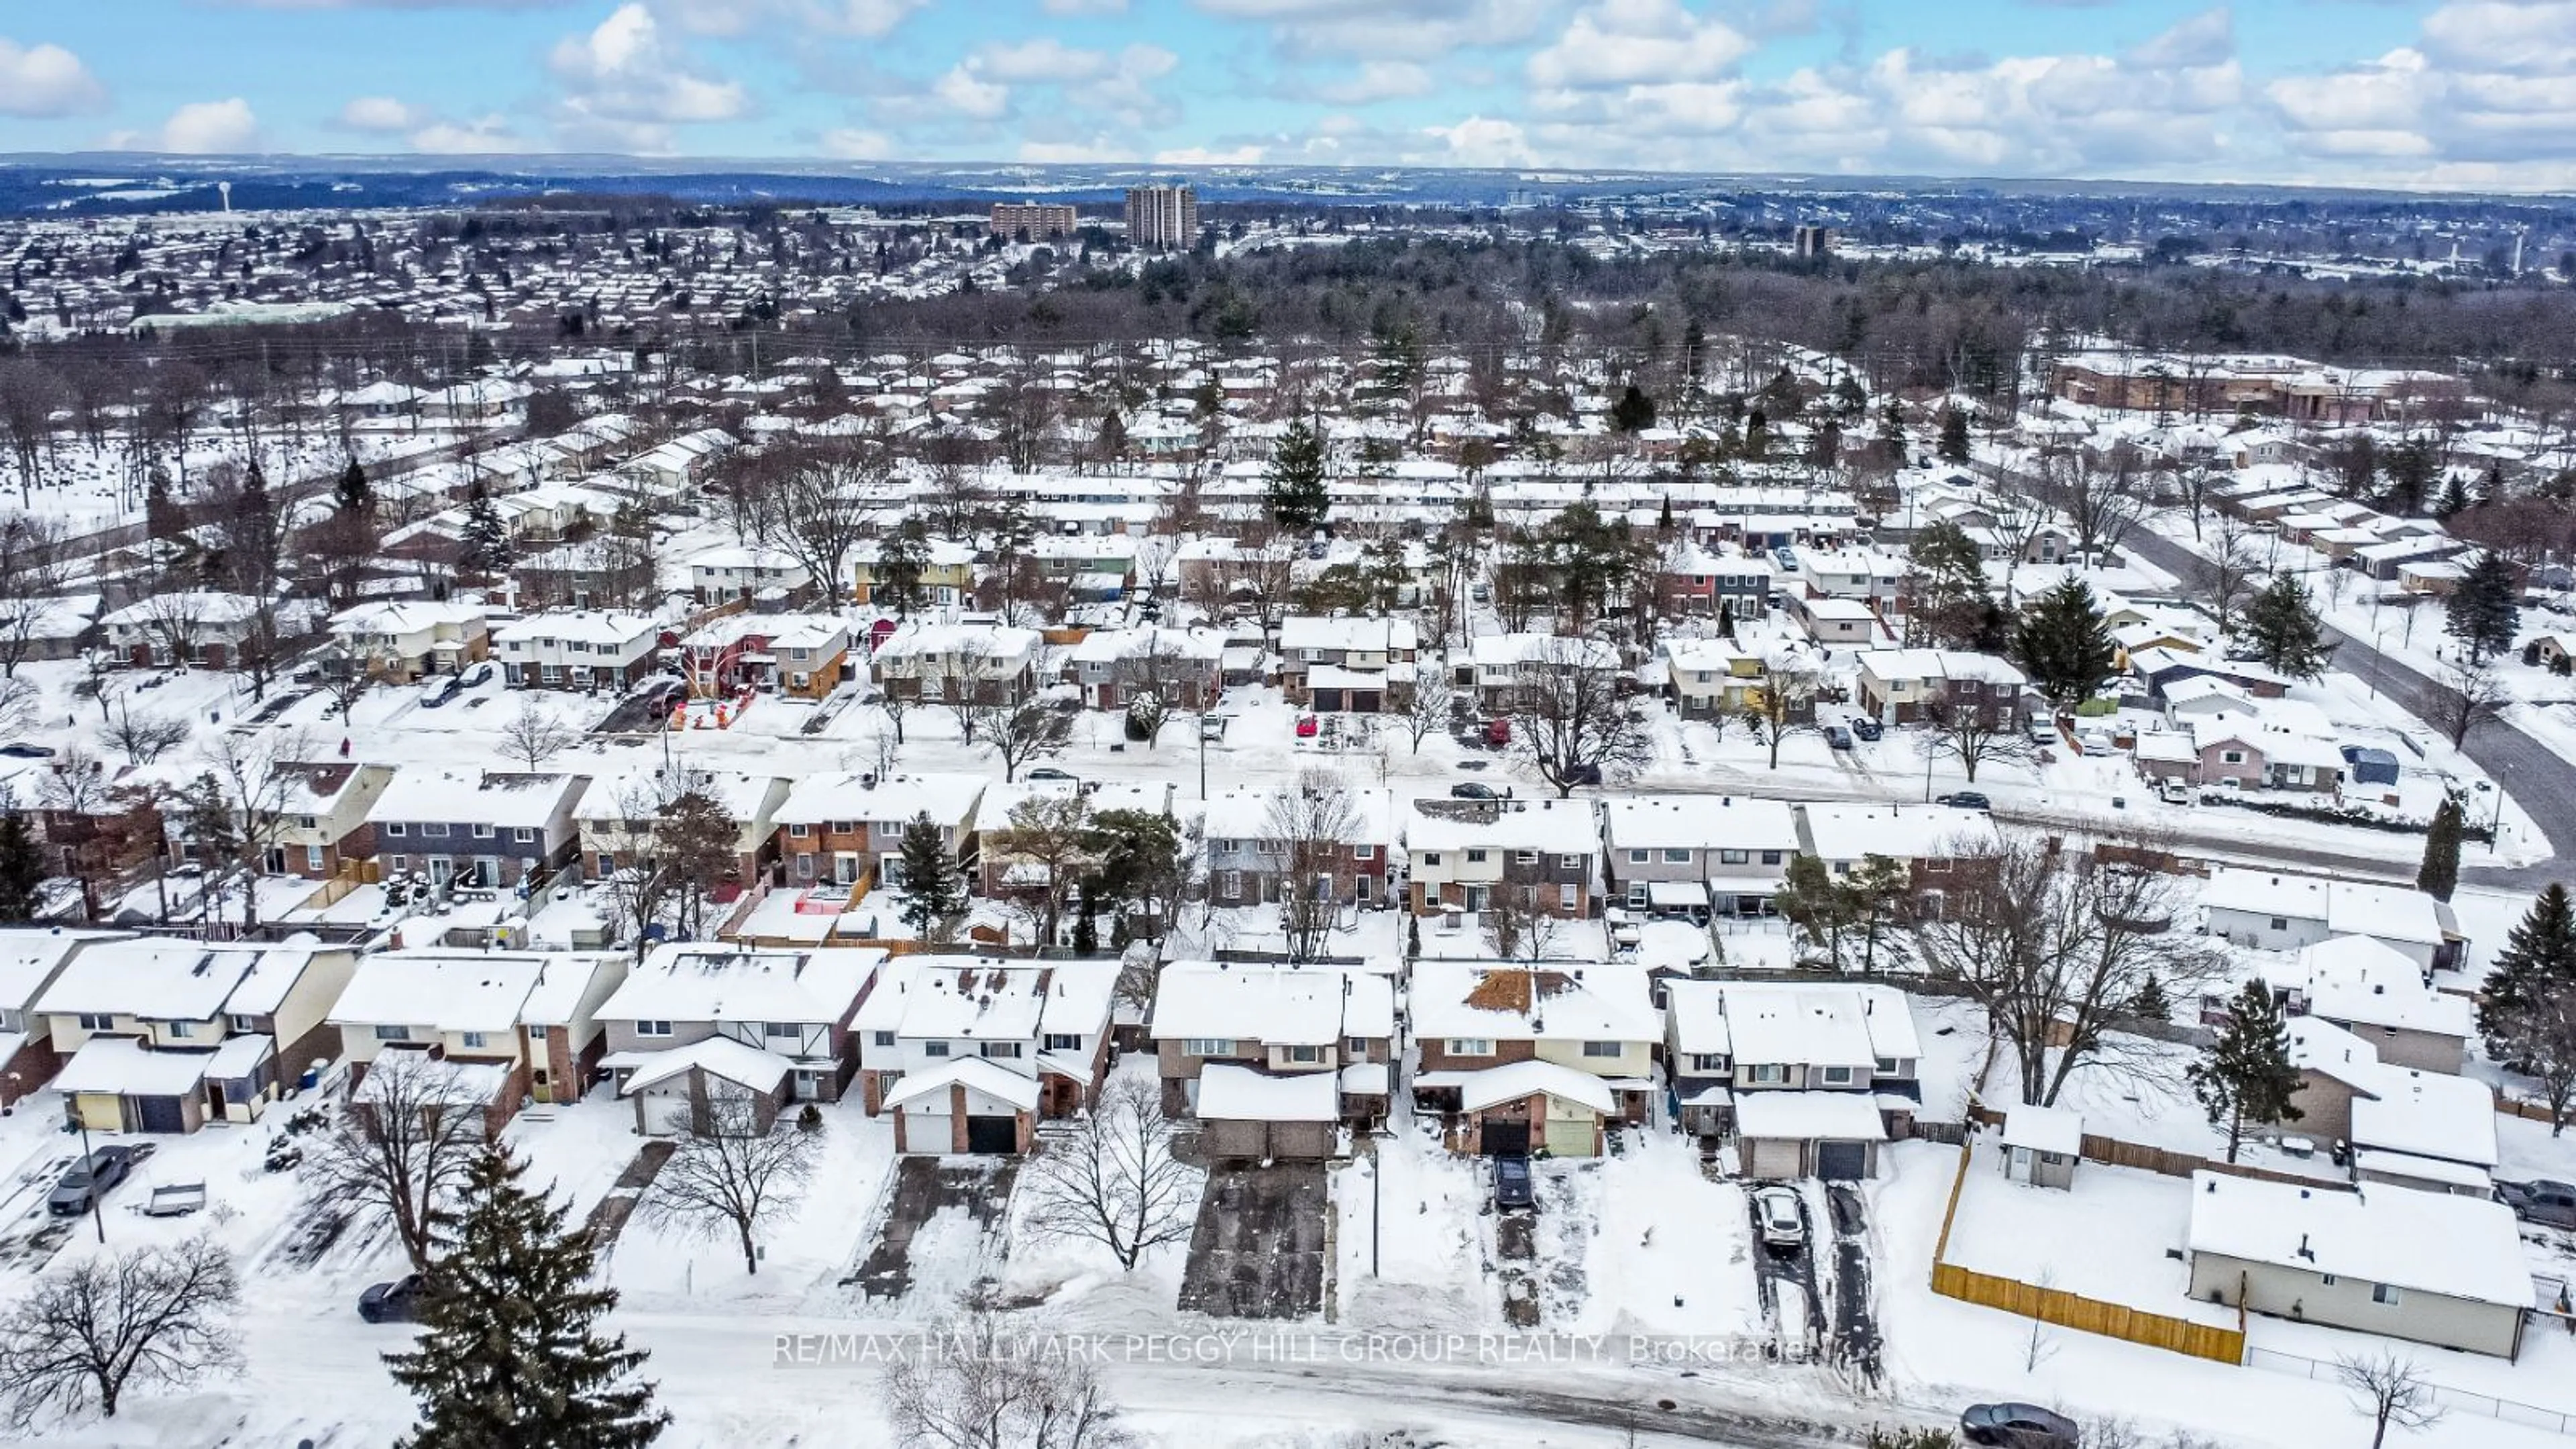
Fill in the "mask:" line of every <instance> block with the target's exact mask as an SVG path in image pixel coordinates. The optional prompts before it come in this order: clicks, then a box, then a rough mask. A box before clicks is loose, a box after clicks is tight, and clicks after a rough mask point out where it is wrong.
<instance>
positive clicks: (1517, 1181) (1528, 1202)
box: [1494, 1157, 1538, 1212]
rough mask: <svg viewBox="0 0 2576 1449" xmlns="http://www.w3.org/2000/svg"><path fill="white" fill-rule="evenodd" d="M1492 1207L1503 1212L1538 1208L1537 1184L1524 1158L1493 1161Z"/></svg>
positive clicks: (1501, 1158)
mask: <svg viewBox="0 0 2576 1449" xmlns="http://www.w3.org/2000/svg"><path fill="white" fill-rule="evenodd" d="M1494 1206H1495V1207H1496V1208H1498V1209H1501V1210H1502V1211H1504V1212H1512V1211H1514V1210H1517V1209H1524V1208H1529V1209H1534V1208H1536V1207H1537V1206H1538V1182H1537V1180H1536V1179H1534V1178H1533V1177H1531V1176H1530V1160H1529V1159H1528V1158H1526V1157H1497V1158H1495V1159H1494Z"/></svg>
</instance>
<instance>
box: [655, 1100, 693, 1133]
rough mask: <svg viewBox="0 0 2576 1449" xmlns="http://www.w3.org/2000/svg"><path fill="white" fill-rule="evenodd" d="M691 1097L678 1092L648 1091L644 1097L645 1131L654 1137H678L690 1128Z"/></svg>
mask: <svg viewBox="0 0 2576 1449" xmlns="http://www.w3.org/2000/svg"><path fill="white" fill-rule="evenodd" d="M690 1117H691V1108H690V1104H689V1099H688V1098H687V1097H685V1096H681V1095H678V1094H672V1095H667V1096H665V1095H660V1094H655V1093H647V1094H646V1095H645V1098H644V1131H645V1133H646V1134H647V1135H649V1136H653V1137H677V1136H679V1135H680V1134H681V1133H683V1132H686V1131H688V1130H689V1127H690Z"/></svg>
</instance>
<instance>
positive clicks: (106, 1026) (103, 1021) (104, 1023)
mask: <svg viewBox="0 0 2576 1449" xmlns="http://www.w3.org/2000/svg"><path fill="white" fill-rule="evenodd" d="M74 1020H76V1021H78V1022H79V1023H80V1029H81V1030H83V1031H111V1030H114V1029H115V1026H116V1018H115V1017H114V1016H112V1015H108V1014H106V1013H102V1012H91V1011H84V1012H81V1013H79V1015H78V1016H76V1017H75V1018H74Z"/></svg>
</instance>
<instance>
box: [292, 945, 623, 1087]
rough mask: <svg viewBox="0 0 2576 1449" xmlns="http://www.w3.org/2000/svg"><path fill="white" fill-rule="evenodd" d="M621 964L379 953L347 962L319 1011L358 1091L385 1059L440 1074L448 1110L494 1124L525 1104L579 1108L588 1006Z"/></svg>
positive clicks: (597, 959)
mask: <svg viewBox="0 0 2576 1449" xmlns="http://www.w3.org/2000/svg"><path fill="white" fill-rule="evenodd" d="M626 960H627V958H626V957H625V956H624V955H623V954H619V953H608V954H591V953H576V952H571V951H455V950H446V949H437V948H432V949H421V950H396V951H383V952H378V953H377V954H375V955H372V956H368V957H366V958H365V959H363V960H361V961H360V962H359V963H358V966H357V970H356V971H355V973H354V974H352V975H351V977H350V978H349V984H348V986H347V987H346V988H345V989H344V990H342V991H341V993H340V999H339V1001H338V1003H337V1004H335V1005H334V1006H333V1007H332V1008H331V1024H332V1025H333V1026H335V1027H337V1028H339V1031H340V1059H341V1060H342V1061H345V1062H347V1063H349V1065H350V1071H351V1072H352V1073H353V1074H354V1075H355V1077H356V1078H357V1084H358V1086H359V1088H360V1090H361V1091H363V1090H364V1088H365V1084H366V1077H367V1075H368V1074H369V1073H370V1072H371V1071H372V1070H373V1069H374V1067H375V1065H376V1063H378V1062H379V1061H381V1060H384V1059H385V1056H386V1054H387V1053H389V1052H417V1053H419V1054H421V1055H422V1056H423V1057H425V1058H430V1059H435V1060H437V1061H439V1062H442V1063H445V1064H447V1067H446V1073H445V1075H446V1077H447V1079H448V1085H449V1088H450V1090H451V1091H453V1092H456V1093H458V1094H459V1095H458V1096H457V1097H456V1098H455V1100H457V1101H459V1102H463V1101H469V1100H470V1101H471V1102H473V1103H474V1104H476V1105H479V1106H482V1107H484V1108H485V1109H486V1111H487V1112H488V1113H489V1114H490V1115H491V1117H492V1119H493V1125H494V1126H496V1127H497V1126H498V1125H499V1124H500V1123H502V1122H506V1121H507V1120H509V1118H510V1117H511V1116H512V1115H514V1114H515V1113H516V1112H517V1111H518V1109H519V1103H520V1102H521V1101H522V1100H525V1099H533V1100H535V1101H539V1102H571V1101H578V1100H580V1097H581V1093H582V1089H583V1088H584V1087H585V1086H587V1085H588V1083H589V1080H590V1075H591V1072H592V1071H593V1070H594V1069H595V1068H596V1067H597V1066H598V1064H599V1058H600V1056H601V1054H602V1052H603V1050H604V1044H603V1031H602V1028H601V1026H600V1022H599V1016H598V1011H599V1007H600V1004H601V1003H602V1002H604V1001H605V1000H606V999H607V998H608V996H609V994H610V993H611V992H613V991H615V990H616V989H617V986H618V984H619V983H620V982H622V981H624V980H625V979H626Z"/></svg>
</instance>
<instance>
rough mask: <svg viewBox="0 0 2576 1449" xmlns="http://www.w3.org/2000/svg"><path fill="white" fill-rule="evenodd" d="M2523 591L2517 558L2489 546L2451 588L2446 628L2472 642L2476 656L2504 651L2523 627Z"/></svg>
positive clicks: (2463, 639) (2444, 630)
mask: <svg viewBox="0 0 2576 1449" xmlns="http://www.w3.org/2000/svg"><path fill="white" fill-rule="evenodd" d="M2521 593H2522V584H2521V581H2520V579H2519V578H2518V577H2517V576H2516V575H2515V573H2514V570H2513V561H2512V560H2511V559H2508V558H2506V557H2505V556H2504V555H2503V554H2500V553H2497V552H2496V551H2495V550H2493V549H2489V550H2487V551H2486V552H2485V553H2484V554H2481V555H2480V556H2479V557H2478V561H2477V562H2476V563H2473V564H2471V565H2469V571H2468V572H2467V573H2466V574H2463V575H2461V576H2460V582H2459V585H2458V587H2456V588H2454V589H2452V590H2451V597H2450V600H2449V602H2448V603H2446V604H2445V605H2444V606H2443V607H2444V610H2445V614H2446V617H2445V619H2444V622H2443V626H2442V627H2443V632H2445V633H2447V634H2449V635H2450V636H2451V637H2452V638H2454V639H2457V640H2459V641H2460V642H2461V643H2463V644H2466V645H2467V646H2469V657H2470V659H2472V660H2477V659H2483V658H2485V657H2486V656H2488V655H2490V654H2501V653H2504V652H2505V651H2507V650H2509V649H2511V648H2513V636H2514V635H2515V634H2516V633H2518V632H2520V630H2521V628H2522V606H2521V604H2520V602H2519V600H2520V598H2521Z"/></svg>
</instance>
